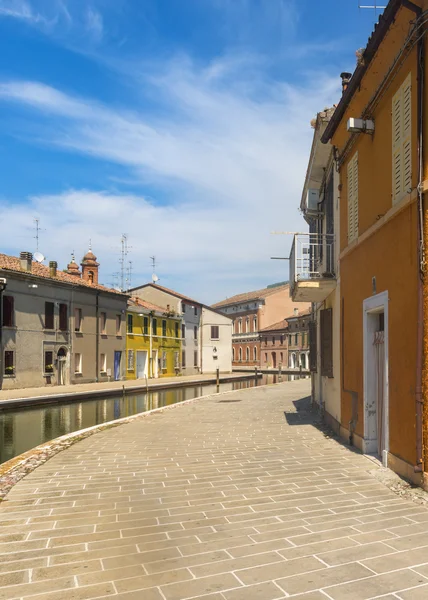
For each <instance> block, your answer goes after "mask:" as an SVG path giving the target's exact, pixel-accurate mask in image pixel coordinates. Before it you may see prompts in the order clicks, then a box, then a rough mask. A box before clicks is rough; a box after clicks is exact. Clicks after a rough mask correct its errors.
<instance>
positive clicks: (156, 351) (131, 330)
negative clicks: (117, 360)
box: [126, 298, 182, 379]
mask: <svg viewBox="0 0 428 600" xmlns="http://www.w3.org/2000/svg"><path fill="white" fill-rule="evenodd" d="M181 324H182V319H181V316H179V315H177V314H175V313H173V312H171V311H166V310H165V309H164V308H161V307H159V306H156V305H155V304H151V303H150V302H145V301H144V300H141V299H140V298H131V299H130V300H129V301H128V312H127V316H126V378H127V379H145V378H147V379H149V378H157V377H173V376H174V375H178V374H179V373H180V357H181V343H182V339H181Z"/></svg>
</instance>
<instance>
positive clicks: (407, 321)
mask: <svg viewBox="0 0 428 600" xmlns="http://www.w3.org/2000/svg"><path fill="white" fill-rule="evenodd" d="M413 18H414V15H413V13H411V12H410V11H408V10H407V9H403V8H402V9H401V10H400V11H399V13H398V14H397V18H396V20H395V23H394V24H393V25H392V26H391V29H390V32H389V33H388V34H387V35H386V37H385V38H384V40H383V42H382V44H381V47H380V48H379V50H378V52H377V53H376V56H375V58H374V59H373V61H372V64H371V65H370V66H369V69H368V72H367V73H366V75H365V76H364V78H363V80H362V83H361V86H360V90H358V91H357V92H356V93H355V94H354V98H353V100H352V101H351V103H350V105H349V107H348V109H347V111H346V113H345V115H344V118H343V119H342V121H341V123H340V125H339V128H338V129H337V131H336V133H335V135H334V136H333V139H332V143H333V144H334V145H335V146H337V147H338V149H339V152H341V151H342V150H343V148H344V145H345V143H346V141H347V140H348V139H349V134H348V133H347V131H346V123H347V120H348V118H349V117H351V116H352V117H360V116H361V114H362V112H363V109H364V107H365V106H366V105H367V103H368V102H369V99H370V98H371V97H372V96H373V94H374V93H375V91H376V89H377V87H378V85H379V84H380V82H381V81H382V78H383V75H384V74H385V73H386V72H387V70H388V69H389V67H390V66H391V64H392V62H393V59H394V57H395V56H396V55H397V53H398V52H399V50H400V48H401V46H402V45H403V43H404V40H405V38H406V36H407V34H408V30H409V20H410V19H413ZM409 72H411V76H412V188H413V194H409V195H408V196H407V197H406V198H404V199H403V200H402V201H401V202H400V203H399V205H397V206H396V207H395V210H394V209H393V205H392V118H391V112H392V97H393V95H394V94H395V93H396V91H397V90H398V88H399V87H400V86H401V84H402V83H403V81H404V80H405V78H406V76H407V75H408V73H409ZM416 74H417V67H416V51H415V50H413V51H412V52H411V54H410V55H409V57H408V58H407V59H406V61H405V62H404V64H403V65H402V66H401V68H400V69H399V70H398V71H397V73H396V76H395V78H394V79H393V81H392V83H391V85H390V87H389V89H388V90H387V91H386V93H385V94H384V96H383V97H382V99H381V101H380V103H379V104H378V106H377V107H376V109H375V110H374V114H373V118H374V121H375V133H374V135H373V136H370V135H367V134H360V135H358V136H356V143H355V144H354V146H353V148H352V150H351V152H350V153H349V155H348V156H347V158H346V160H345V162H344V164H343V165H342V167H341V169H340V183H341V186H340V196H341V197H340V223H341V227H340V245H341V251H342V254H341V261H340V275H341V301H342V303H343V304H342V308H343V310H342V314H341V327H342V332H343V333H342V335H343V337H342V340H343V343H342V348H341V353H342V356H343V389H342V394H341V422H342V425H343V427H344V428H346V429H348V427H349V421H350V419H351V397H350V395H349V394H348V393H346V392H345V391H344V390H345V389H348V390H354V391H357V392H358V400H359V403H358V422H357V425H356V433H357V434H359V435H360V436H363V435H364V431H363V429H364V404H363V401H364V390H363V376H364V369H363V358H364V353H363V301H364V300H365V299H367V298H370V297H371V296H372V295H373V290H372V278H373V277H376V292H377V293H380V292H383V291H385V290H387V291H388V296H389V305H388V310H389V323H388V329H389V346H388V347H389V411H390V413H389V427H390V431H389V444H390V448H389V450H390V452H391V453H392V454H394V455H396V456H398V457H399V458H401V459H403V460H405V461H406V462H408V463H411V464H414V463H415V461H416V426H415V425H416V421H415V386H416V345H417V291H418V253H417V250H418V235H417V209H416V203H415V196H416V194H415V191H414V190H415V188H416V186H417V160H418V159H417V128H416V122H417V118H416V117H417V81H416ZM356 151H358V163H359V164H358V183H359V191H358V204H359V220H358V221H359V230H358V235H359V239H358V241H356V242H353V244H351V245H350V246H349V247H348V239H347V236H348V206H347V192H348V190H347V165H348V162H349V160H350V159H352V157H353V155H354V153H355V152H356ZM376 228H378V229H376ZM364 234H366V235H365V236H364ZM361 236H363V237H361Z"/></svg>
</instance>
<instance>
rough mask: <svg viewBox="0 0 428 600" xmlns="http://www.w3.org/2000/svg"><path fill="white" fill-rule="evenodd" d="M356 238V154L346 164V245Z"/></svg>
mask: <svg viewBox="0 0 428 600" xmlns="http://www.w3.org/2000/svg"><path fill="white" fill-rule="evenodd" d="M357 237H358V152H356V153H355V154H354V156H353V157H352V158H351V160H350V161H349V163H348V243H351V242H353V241H354V240H356V239H357Z"/></svg>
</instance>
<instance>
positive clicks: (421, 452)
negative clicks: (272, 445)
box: [403, 0, 428, 473]
mask: <svg viewBox="0 0 428 600" xmlns="http://www.w3.org/2000/svg"><path fill="white" fill-rule="evenodd" d="M403 5H404V6H405V7H406V8H408V9H409V10H412V11H413V12H414V13H415V14H416V17H417V18H418V19H419V18H420V16H421V14H422V9H421V8H420V7H419V6H417V5H416V4H413V2H410V1H409V0H403ZM418 35H419V40H418V44H417V102H418V104H417V140H418V187H417V190H418V217H419V227H418V255H419V265H420V268H419V281H418V318H417V323H418V329H417V346H416V392H415V404H416V465H415V467H414V470H415V472H416V473H421V472H423V471H424V457H425V456H426V455H427V450H428V448H427V441H428V440H427V429H428V406H427V403H425V402H424V398H425V396H426V394H427V390H428V381H427V374H428V337H427V332H428V281H427V280H426V277H425V250H424V249H425V247H426V245H427V243H428V215H427V214H426V211H424V192H423V184H422V182H423V126H424V114H423V101H424V53H425V39H424V35H420V34H419V33H418ZM424 350H425V352H424Z"/></svg>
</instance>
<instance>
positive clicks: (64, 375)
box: [0, 250, 128, 389]
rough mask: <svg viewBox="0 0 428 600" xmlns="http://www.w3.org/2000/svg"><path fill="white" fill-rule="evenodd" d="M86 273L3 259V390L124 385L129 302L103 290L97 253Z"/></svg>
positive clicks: (88, 259)
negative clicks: (116, 381) (97, 383)
mask: <svg viewBox="0 0 428 600" xmlns="http://www.w3.org/2000/svg"><path fill="white" fill-rule="evenodd" d="M81 266H82V270H81V271H80V270H79V266H78V265H77V264H76V262H75V261H74V258H73V260H72V261H71V263H70V264H69V265H68V268H67V271H60V270H58V266H57V263H56V262H55V261H51V262H50V263H49V267H47V266H45V265H43V264H41V263H38V262H34V261H33V260H32V255H31V253H28V252H22V253H21V255H20V258H17V257H14V256H7V255H5V254H0V278H2V279H4V280H5V284H6V287H5V289H4V291H3V293H2V302H1V307H2V315H1V317H2V318H1V321H0V323H1V337H0V346H1V354H0V356H1V359H0V360H1V365H0V367H1V368H0V383H1V386H0V387H2V388H3V389H11V388H24V387H40V386H44V385H66V384H70V383H71V384H73V383H87V382H94V381H108V380H110V379H122V378H124V374H125V366H126V365H124V357H125V316H126V306H127V298H128V297H127V296H126V295H125V294H122V293H119V292H117V291H115V290H112V289H110V288H107V287H104V286H102V285H100V284H99V283H98V269H99V264H98V263H97V260H96V257H95V256H94V254H93V253H92V251H91V250H89V252H87V254H85V256H84V257H83V260H82V263H81Z"/></svg>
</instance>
